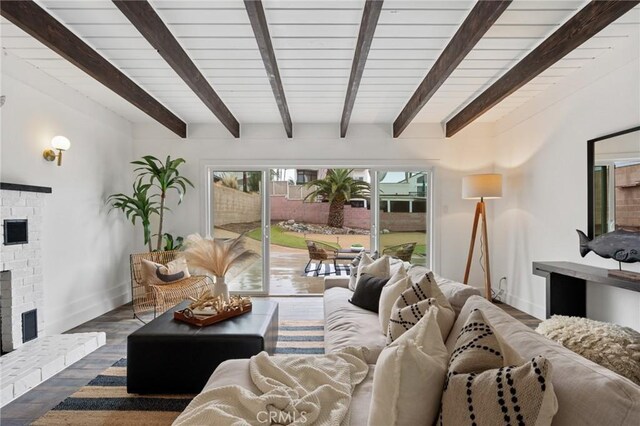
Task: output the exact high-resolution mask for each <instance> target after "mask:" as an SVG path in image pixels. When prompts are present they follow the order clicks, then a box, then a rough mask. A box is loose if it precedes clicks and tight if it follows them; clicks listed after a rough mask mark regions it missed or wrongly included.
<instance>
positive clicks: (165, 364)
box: [127, 299, 278, 394]
mask: <svg viewBox="0 0 640 426" xmlns="http://www.w3.org/2000/svg"><path fill="white" fill-rule="evenodd" d="M252 302H253V307H252V310H251V312H249V313H248V314H244V315H240V316H238V317H234V318H231V319H228V320H225V321H222V322H219V323H217V324H213V325H210V326H207V327H196V326H193V325H190V324H186V323H183V322H180V321H176V320H174V319H173V312H174V311H176V310H179V309H182V308H185V307H187V306H188V305H189V303H190V302H189V301H185V302H182V303H180V304H178V305H176V306H175V307H173V308H171V309H169V310H168V311H167V312H165V313H164V314H162V315H160V316H159V317H158V318H156V319H154V320H153V321H151V322H149V323H148V324H146V325H144V326H143V327H141V328H140V329H138V330H137V331H135V332H133V333H131V334H130V335H129V337H128V339H127V392H129V393H140V394H152V393H153V394H196V393H199V392H200V391H201V390H202V388H203V387H204V385H205V384H206V383H207V380H209V376H211V373H213V370H215V369H216V367H217V366H218V365H219V364H220V363H221V362H223V361H226V360H228V359H237V358H250V357H252V356H253V355H257V354H258V353H259V352H261V351H267V352H268V353H269V354H271V355H273V353H274V352H275V349H276V343H277V341H278V304H277V303H276V302H271V301H264V300H255V299H254V300H253V301H252Z"/></svg>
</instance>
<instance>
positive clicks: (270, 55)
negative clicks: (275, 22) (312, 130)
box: [244, 0, 293, 138]
mask: <svg viewBox="0 0 640 426" xmlns="http://www.w3.org/2000/svg"><path fill="white" fill-rule="evenodd" d="M244 6H245V9H247V14H248V15H249V21H251V27H252V28H253V34H255V37H256V41H257V42H258V48H259V49H260V55H261V56H262V62H264V67H265V69H266V70H267V77H269V83H271V89H272V90H273V95H274V96H275V98H276V103H277V104H278V109H279V110H280V115H281V116H282V123H283V124H284V129H285V131H286V132H287V137H289V138H291V137H293V124H292V123H291V115H290V114H289V106H288V105H287V98H286V97H285V95H284V87H283V86H282V80H281V79H280V71H279V70H278V63H277V61H276V54H275V52H274V51H273V45H272V44H271V36H270V35H269V26H268V25H267V18H266V16H265V14H264V7H263V6H262V1H261V0H245V1H244Z"/></svg>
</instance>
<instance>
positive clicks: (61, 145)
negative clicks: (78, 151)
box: [42, 136, 71, 166]
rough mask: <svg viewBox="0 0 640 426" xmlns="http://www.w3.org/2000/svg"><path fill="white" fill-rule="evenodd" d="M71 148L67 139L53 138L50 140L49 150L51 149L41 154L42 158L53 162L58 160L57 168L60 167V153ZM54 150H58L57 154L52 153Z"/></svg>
mask: <svg viewBox="0 0 640 426" xmlns="http://www.w3.org/2000/svg"><path fill="white" fill-rule="evenodd" d="M70 147H71V142H70V141H69V139H67V138H65V137H64V136H54V138H53V139H51V148H53V149H45V150H44V152H43V153H42V156H43V157H44V159H45V160H47V161H53V160H55V159H56V158H57V159H58V166H61V165H62V151H66V150H68V149H69V148H70ZM54 149H57V150H58V153H57V154H56V152H55V151H54Z"/></svg>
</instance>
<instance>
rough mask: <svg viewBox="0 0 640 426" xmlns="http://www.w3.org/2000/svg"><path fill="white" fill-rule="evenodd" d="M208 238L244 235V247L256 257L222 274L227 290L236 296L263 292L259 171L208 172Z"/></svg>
mask: <svg viewBox="0 0 640 426" xmlns="http://www.w3.org/2000/svg"><path fill="white" fill-rule="evenodd" d="M209 179H210V182H209V184H210V188H211V210H210V211H211V222H210V223H211V235H212V236H213V238H224V239H227V238H236V237H238V236H239V235H241V234H245V245H246V247H247V248H250V249H251V250H253V251H255V252H256V253H258V255H259V256H260V257H259V258H258V259H255V260H253V261H251V262H249V263H246V264H243V265H239V266H234V267H232V268H231V270H230V271H229V272H228V273H227V275H226V282H227V284H228V285H229V290H230V291H232V292H238V293H266V292H267V291H268V282H267V281H268V280H267V279H265V278H268V275H266V274H264V271H265V268H266V266H264V265H263V263H264V259H265V256H264V251H265V247H264V246H265V244H264V241H263V235H264V233H263V231H264V230H265V229H268V226H267V227H266V228H265V225H266V223H265V217H264V211H265V209H264V203H265V199H264V198H265V197H264V196H263V195H264V194H263V172H262V171H261V170H241V171H237V170H226V171H225V170H212V171H210V173H209Z"/></svg>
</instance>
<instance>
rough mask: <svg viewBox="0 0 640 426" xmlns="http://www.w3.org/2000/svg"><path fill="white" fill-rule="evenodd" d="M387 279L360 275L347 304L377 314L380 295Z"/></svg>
mask: <svg viewBox="0 0 640 426" xmlns="http://www.w3.org/2000/svg"><path fill="white" fill-rule="evenodd" d="M388 281H389V278H380V277H374V276H373V275H369V274H361V275H360V279H359V280H358V285H357V286H356V291H354V292H353V296H351V299H349V302H350V303H352V304H354V305H356V306H358V307H360V308H362V309H366V310H367V311H371V312H375V313H376V314H377V313H378V305H379V304H380V293H382V288H383V287H384V286H385V284H387V282H388Z"/></svg>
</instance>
